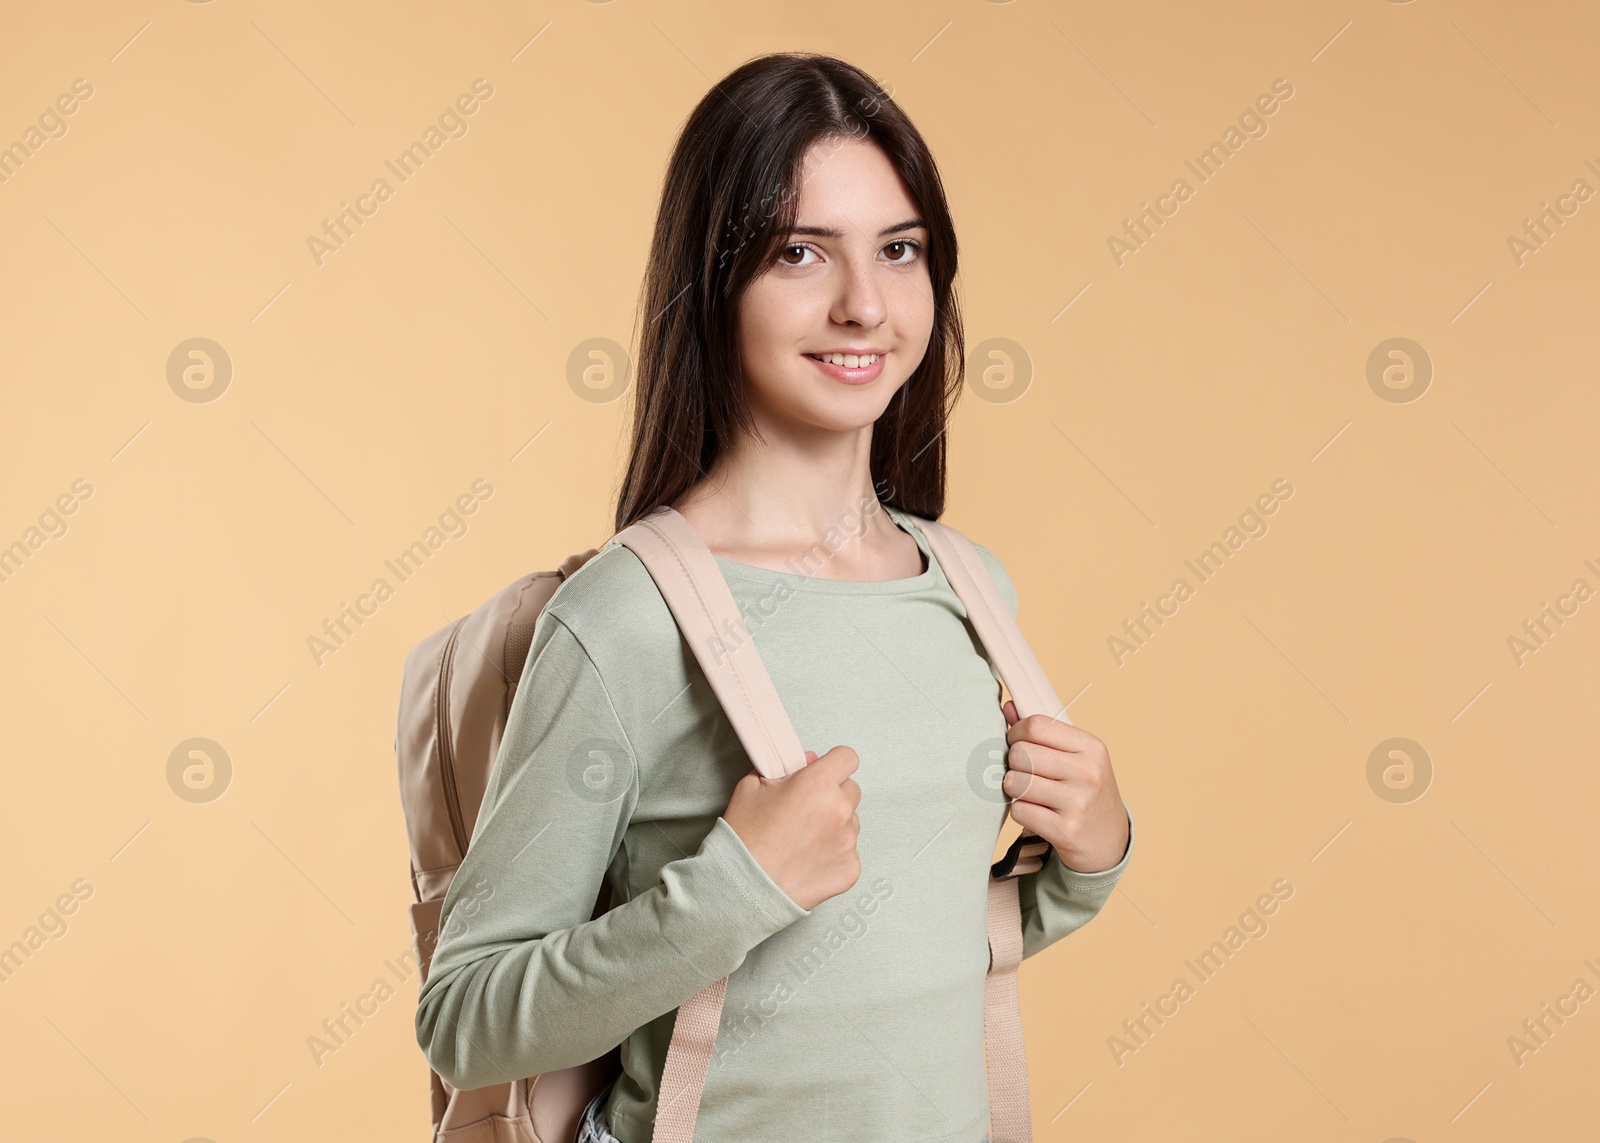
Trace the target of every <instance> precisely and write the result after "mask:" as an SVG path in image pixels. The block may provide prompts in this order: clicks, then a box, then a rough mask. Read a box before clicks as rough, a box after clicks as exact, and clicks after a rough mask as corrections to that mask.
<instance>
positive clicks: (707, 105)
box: [615, 52, 965, 531]
mask: <svg viewBox="0 0 1600 1143" xmlns="http://www.w3.org/2000/svg"><path fill="white" fill-rule="evenodd" d="M848 138H856V139H866V140H869V141H871V142H872V143H874V144H876V145H877V146H878V147H879V148H880V149H882V151H883V152H884V154H885V155H886V156H887V157H888V159H889V161H890V162H891V163H892V164H893V165H894V166H895V168H896V169H897V170H898V171H899V172H900V176H901V178H903V179H904V180H905V183H906V186H907V187H908V188H909V190H910V192H911V196H912V199H913V201H914V202H915V203H916V204H917V207H918V208H919V210H920V213H921V217H922V219H923V221H924V222H926V223H927V226H928V244H927V250H926V253H925V257H926V258H927V264H928V273H929V277H930V279H931V281H932V286H933V302H934V323H933V331H932V334H931V336H930V337H929V340H928V349H927V353H926V354H925V355H924V356H923V359H922V362H921V364H920V365H918V366H917V369H916V371H915V372H914V373H912V375H911V377H910V378H909V379H908V380H907V381H906V383H905V384H904V385H903V386H902V387H901V389H900V391H899V392H898V393H897V394H896V395H895V396H894V397H893V398H892V399H891V400H890V402H889V405H888V407H887V408H886V409H885V410H884V412H883V415H882V416H880V417H879V418H878V420H877V422H876V424H875V425H874V427H873V432H872V458H871V468H872V480H873V486H874V488H875V489H876V490H877V494H878V497H879V499H880V500H881V501H882V502H884V503H887V504H891V505H893V506H894V507H896V508H899V509H901V510H902V511H905V512H910V513H912V514H914V515H918V516H923V517H926V518H928V519H937V518H938V517H939V516H940V515H941V514H942V513H943V512H944V494H945V428H946V426H947V425H948V423H949V416H950V412H951V410H952V408H953V407H954V405H955V400H956V397H957V396H958V395H959V394H960V391H961V376H962V361H963V359H964V357H965V352H964V349H963V345H962V334H961V315H960V311H959V309H958V307H957V304H956V298H955V294H954V291H953V288H952V282H953V281H954V279H955V275H956V235H955V229H954V226H953V225H952V222H951V219H950V210H949V207H948V205H947V204H946V202H945V196H944V186H943V184H942V183H941V182H940V180H939V171H938V168H937V166H935V164H934V161H933V155H932V154H931V153H930V152H929V150H928V146H927V144H926V143H925V142H923V139H922V135H921V134H920V133H919V132H918V131H917V129H916V127H914V126H913V125H912V123H911V120H910V119H909V118H907V117H906V114H905V112H904V111H902V110H901V108H900V106H899V105H898V104H897V103H895V102H894V100H893V99H892V98H890V96H889V94H888V93H887V92H885V91H884V90H883V89H882V88H881V87H880V86H879V84H878V83H877V82H876V81H875V80H873V79H872V78H871V77H870V76H868V75H867V74H866V73H865V72H863V71H861V70H860V69H859V68H856V67H854V66H852V65H851V64H848V63H845V62H844V61H843V60H840V59H836V58H834V57H833V56H827V55H820V54H815V53H799V52H780V53H775V54H772V55H765V56H759V57H757V58H755V59H752V60H750V61H749V62H747V63H745V64H742V65H740V66H739V67H738V68H736V69H735V70H734V71H732V72H729V73H728V75H727V76H726V77H724V78H723V80H722V81H721V82H720V83H718V84H717V85H716V86H715V87H713V88H712V89H711V90H710V91H709V92H707V93H706V95H705V97H704V98H703V99H701V100H700V102H699V104H697V105H696V107H695V109H694V111H693V112H692V113H691V114H690V116H689V118H688V120H687V121H686V122H685V123H684V126H683V130H682V132H681V133H680V134H679V136H678V141H677V145H676V146H675V147H674V148H673V151H672V158H671V161H670V162H669V164H668V166H667V173H666V176H665V179H664V180H663V184H662V189H661V203H660V207H659V208H658V210H657V213H656V228H655V236H654V238H653V239H652V241H651V244H650V260H649V265H648V266H647V267H646V269H645V275H644V283H643V288H642V289H641V291H640V302H639V312H638V314H637V315H636V319H635V320H636V322H639V321H642V323H643V325H642V329H637V330H636V332H637V334H638V346H639V349H638V356H637V362H638V370H637V373H636V382H635V386H634V394H633V402H634V404H633V433H632V441H631V443H630V446H629V452H628V466H627V471H626V473H625V475H624V477H623V481H622V486H621V488H620V490H619V492H618V496H617V510H616V521H615V523H616V529H617V530H618V531H621V530H622V529H623V528H625V527H627V526H628V525H629V524H631V523H633V522H634V521H635V520H637V519H638V518H639V517H641V516H644V515H646V514H648V513H649V512H651V511H652V510H654V509H655V508H656V507H658V506H659V505H662V504H672V503H675V502H676V501H677V500H678V499H679V497H681V496H682V495H683V494H684V493H685V492H687V491H688V490H689V489H690V488H692V487H693V486H694V485H695V484H696V483H697V482H698V481H699V480H700V479H701V478H702V477H704V476H705V474H706V473H707V472H708V471H709V470H710V468H711V466H712V464H713V463H714V462H715V461H716V459H717V456H718V455H719V454H720V453H721V452H722V450H723V449H725V448H727V447H729V446H730V445H731V444H732V443H733V442H734V441H735V440H737V439H738V438H737V437H736V435H735V434H737V433H740V432H746V433H750V434H752V435H757V436H759V434H758V432H757V430H756V426H755V423H754V420H753V418H752V417H751V414H750V409H749V405H748V403H747V401H746V394H745V390H744V385H743V382H742V380H741V374H740V368H739V354H738V342H737V336H738V335H737V319H738V307H739V300H740V298H741V296H742V295H743V293H744V291H745V289H746V288H747V287H748V286H749V284H750V283H751V281H753V280H754V279H755V278H756V277H758V276H759V275H760V274H761V273H763V272H764V271H765V270H766V269H767V268H768V267H769V266H770V265H771V263H772V260H773V259H774V258H775V257H776V255H777V253H778V251H779V250H780V249H781V247H782V244H783V242H784V240H785V239H786V238H788V236H789V233H790V231H791V230H792V229H793V227H794V225H795V215H796V212H797V210H798V206H799V191H798V189H797V188H798V185H799V180H800V177H801V174H802V169H803V168H802V163H803V160H804V157H805V154H806V151H807V149H808V148H809V147H810V146H811V145H812V144H813V143H815V142H818V141H828V140H833V139H848Z"/></svg>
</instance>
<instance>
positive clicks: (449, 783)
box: [438, 618, 467, 859]
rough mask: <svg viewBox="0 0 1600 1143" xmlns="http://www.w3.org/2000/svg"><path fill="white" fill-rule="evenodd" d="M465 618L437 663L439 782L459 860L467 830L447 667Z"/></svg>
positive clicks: (465, 840)
mask: <svg viewBox="0 0 1600 1143" xmlns="http://www.w3.org/2000/svg"><path fill="white" fill-rule="evenodd" d="M465 622H466V619H465V618H462V619H459V620H457V621H456V625H455V627H453V628H452V629H451V631H450V638H449V639H447V640H445V644H444V657H443V658H442V659H441V660H440V662H439V688H438V693H439V710H438V728H439V729H438V738H439V780H440V781H441V782H442V783H443V784H444V805H445V809H446V810H448V811H449V813H450V832H451V833H452V834H454V835H455V839H456V848H457V849H458V850H459V851H460V853H461V856H462V858H463V859H465V858H466V856H467V831H466V827H465V826H464V825H463V824H462V821H461V796H460V793H459V792H458V791H457V790H456V763H455V754H454V751H453V748H452V747H451V744H450V666H451V662H452V660H453V658H454V655H453V652H454V651H455V649H456V636H458V635H460V634H461V625H462V624H463V623H465Z"/></svg>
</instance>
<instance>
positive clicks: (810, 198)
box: [795, 139, 917, 234]
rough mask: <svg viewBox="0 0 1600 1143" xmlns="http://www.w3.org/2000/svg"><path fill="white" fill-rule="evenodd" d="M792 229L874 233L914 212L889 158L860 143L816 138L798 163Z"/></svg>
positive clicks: (914, 213) (878, 150)
mask: <svg viewBox="0 0 1600 1143" xmlns="http://www.w3.org/2000/svg"><path fill="white" fill-rule="evenodd" d="M798 191H799V194H798V196H797V201H796V212H795V224H796V227H797V228H799V227H823V228H834V229H840V228H842V229H845V230H850V229H859V230H861V231H864V232H866V233H868V234H875V233H877V231H878V229H879V228H880V227H881V226H886V225H889V224H891V223H894V222H898V221H901V220H903V219H907V218H911V217H914V216H915V215H916V213H917V207H916V201H915V200H914V199H913V198H912V197H911V191H910V188H909V187H907V186H906V184H905V180H904V179H902V178H901V177H900V172H899V171H898V170H896V169H895V166H894V164H893V163H892V162H890V161H889V157H888V156H887V155H885V154H884V153H883V151H882V150H881V149H880V148H879V147H878V146H877V145H876V144H874V143H870V142H867V141H865V140H862V139H821V140H818V141H817V142H815V143H813V144H812V145H811V146H810V147H809V148H808V149H807V150H806V154H805V157H804V159H803V160H802V162H801V173H800V184H799V187H798Z"/></svg>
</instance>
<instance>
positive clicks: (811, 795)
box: [722, 746, 861, 910]
mask: <svg viewBox="0 0 1600 1143" xmlns="http://www.w3.org/2000/svg"><path fill="white" fill-rule="evenodd" d="M806 762H807V765H806V766H805V767H804V768H802V769H800V770H797V771H795V772H794V773H793V774H789V775H787V776H785V777H783V778H763V777H762V776H761V775H760V774H759V773H758V772H757V771H755V770H752V771H750V773H748V774H746V775H745V776H744V777H743V778H740V779H739V781H738V783H737V784H736V785H735V786H734V787H733V797H732V798H731V799H729V801H728V808H727V809H726V810H725V811H723V814H722V816H723V818H724V819H725V820H726V821H727V823H728V824H729V825H730V826H732V827H733V832H734V833H736V834H738V835H739V839H740V840H741V841H743V842H744V844H745V848H746V849H748V850H749V851H750V855H751V856H752V857H754V858H755V859H756V861H757V863H759V864H760V866H761V868H762V869H764V870H766V872H767V876H769V877H771V878H772V880H773V881H775V882H777V884H778V887H779V888H780V889H782V890H783V891H784V892H785V893H787V894H788V895H789V897H790V899H791V900H793V901H794V903H795V904H797V905H799V906H800V907H801V908H802V909H807V910H809V909H814V908H816V907H817V906H818V905H820V904H821V903H822V902H824V901H826V900H827V899H828V898H830V897H837V896H838V895H839V894H840V893H844V892H847V891H848V890H849V889H851V888H852V887H853V886H854V885H855V883H856V882H857V881H858V880H859V879H860V877H861V859H860V858H859V857H858V856H857V854H856V835H857V834H859V833H860V832H861V821H860V819H859V818H857V817H856V807H857V806H858V805H860V804H861V787H860V786H858V785H857V784H856V783H855V782H854V781H853V780H852V779H851V778H850V775H851V774H853V773H855V770H856V767H857V766H858V765H859V764H860V759H859V758H858V757H857V756H856V752H855V751H854V750H852V749H850V747H848V746H835V747H834V748H833V749H832V750H830V751H828V752H827V753H826V754H824V755H823V756H822V757H820V758H818V757H817V754H816V751H814V750H807V751H806Z"/></svg>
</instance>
